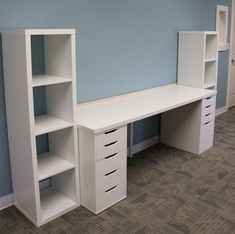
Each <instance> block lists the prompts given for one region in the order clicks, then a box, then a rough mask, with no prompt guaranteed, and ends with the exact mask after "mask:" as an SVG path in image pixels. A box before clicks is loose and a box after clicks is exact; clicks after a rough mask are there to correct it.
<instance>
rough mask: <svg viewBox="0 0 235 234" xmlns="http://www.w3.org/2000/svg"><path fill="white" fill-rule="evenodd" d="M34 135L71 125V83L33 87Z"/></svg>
mask: <svg viewBox="0 0 235 234" xmlns="http://www.w3.org/2000/svg"><path fill="white" fill-rule="evenodd" d="M33 94H34V99H33V101H34V116H35V135H36V136H37V135H40V134H44V133H48V132H52V131H56V130H60V129H64V128H67V127H71V126H72V125H73V122H74V121H73V97H72V83H71V82H69V83H62V84H56V85H48V86H40V87H34V88H33Z"/></svg>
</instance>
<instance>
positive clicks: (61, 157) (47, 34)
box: [2, 29, 80, 226]
mask: <svg viewBox="0 0 235 234" xmlns="http://www.w3.org/2000/svg"><path fill="white" fill-rule="evenodd" d="M2 35H3V57H4V78H5V89H6V92H5V93H6V108H7V121H8V129H9V132H8V134H9V145H10V157H11V167H12V179H13V190H14V204H15V206H16V207H17V208H18V209H19V210H20V211H21V212H22V213H23V214H24V215H25V216H26V217H28V218H29V219H30V220H31V221H32V222H33V223H34V224H35V225H36V226H41V225H43V224H45V223H47V222H48V221H50V220H52V219H54V218H56V217H58V216H60V215H62V214H64V213H66V212H68V211H70V210H72V209H74V208H75V207H77V206H79V205H80V196H79V172H78V149H77V140H78V139H77V129H76V123H75V114H74V107H75V106H76V90H75V87H76V75H75V73H76V71H75V30H70V29H65V30H63V29H55V30H54V29H52V30H51V29H46V30H45V29H43V30H40V29H36V30H34V29H24V30H10V31H4V32H3V33H2ZM37 36H40V37H42V38H43V40H42V41H43V45H38V48H41V49H42V50H43V51H41V52H42V54H43V58H42V60H43V63H44V67H43V69H42V70H43V72H42V74H33V73H34V72H33V71H34V70H36V69H35V67H34V66H37V64H35V63H33V61H32V60H33V59H32V57H33V52H32V51H33V49H32V46H33V45H32V41H33V38H34V37H37ZM36 56H37V55H36ZM39 88H42V89H43V90H44V91H45V92H41V91H42V90H37V89H39ZM35 92H37V93H38V94H39V95H40V96H39V101H40V103H39V102H38V101H37V100H35V97H34V94H35ZM39 105H42V106H43V109H44V111H43V113H38V109H39ZM38 137H44V140H45V142H46V143H47V145H46V150H45V149H44V152H41V149H40V148H42V147H41V145H40V142H39V141H37V138H38ZM45 142H44V143H45ZM44 148H45V147H44ZM42 180H48V181H49V184H50V186H48V187H46V188H44V189H42V190H41V189H40V186H39V183H40V182H41V181H42Z"/></svg>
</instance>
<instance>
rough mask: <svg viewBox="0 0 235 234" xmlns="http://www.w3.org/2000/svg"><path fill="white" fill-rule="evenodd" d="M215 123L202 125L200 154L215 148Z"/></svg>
mask: <svg viewBox="0 0 235 234" xmlns="http://www.w3.org/2000/svg"><path fill="white" fill-rule="evenodd" d="M214 126H215V121H210V122H209V123H206V124H204V125H202V127H201V136H200V153H202V152H204V151H206V150H208V149H210V148H211V147H212V146H213V139H214Z"/></svg>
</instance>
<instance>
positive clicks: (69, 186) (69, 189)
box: [40, 169, 77, 223]
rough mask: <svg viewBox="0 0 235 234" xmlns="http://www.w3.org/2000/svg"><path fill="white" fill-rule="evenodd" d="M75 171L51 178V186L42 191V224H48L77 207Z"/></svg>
mask: <svg viewBox="0 0 235 234" xmlns="http://www.w3.org/2000/svg"><path fill="white" fill-rule="evenodd" d="M76 194H77V191H76V172H75V170H74V169H71V170H69V171H66V172H63V173H60V174H58V175H55V176H53V177H51V179H50V185H49V187H47V188H43V189H42V190H41V191H40V204H41V223H44V222H48V221H50V220H51V219H53V218H55V217H58V216H60V215H62V214H64V213H66V212H67V211H69V210H70V209H72V208H75V207H76V206H77V195H76Z"/></svg>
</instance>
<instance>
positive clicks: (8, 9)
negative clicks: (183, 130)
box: [0, 0, 231, 197]
mask: <svg viewBox="0 0 235 234" xmlns="http://www.w3.org/2000/svg"><path fill="white" fill-rule="evenodd" d="M217 3H219V4H224V5H228V6H230V5H231V0H174V1H172V0H119V1H117V0H99V1H97V0H67V1H63V0H40V1H38V0H21V1H16V0H0V5H1V8H0V28H1V29H4V28H76V29H77V81H78V82H77V85H78V87H77V93H78V102H79V103H81V102H85V101H89V100H93V99H97V98H104V97H108V96H113V95H118V94H123V93H127V92H130V91H136V90H141V89H146V88H151V87H155V86H159V85H164V84H169V83H174V82H175V81H176V71H177V31H179V30H215V11H216V4H217ZM227 67H228V52H223V53H221V54H220V56H219V76H218V77H219V81H218V85H219V86H218V106H217V107H221V106H224V105H225V97H226V87H227ZM156 101H161V100H156ZM130 108H131V107H130ZM157 119H158V117H152V118H150V119H148V120H144V121H142V122H137V123H135V124H134V127H135V129H134V134H135V139H134V142H135V143H138V142H140V141H142V140H144V139H147V138H149V137H151V136H154V135H155V134H157V132H158V123H157V122H156V121H155V120H157ZM11 192H12V186H11V177H10V163H9V154H8V144H7V127H6V113H5V101H4V85H3V74H2V56H1V50H0V197H1V196H4V195H7V194H9V193H11Z"/></svg>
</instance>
